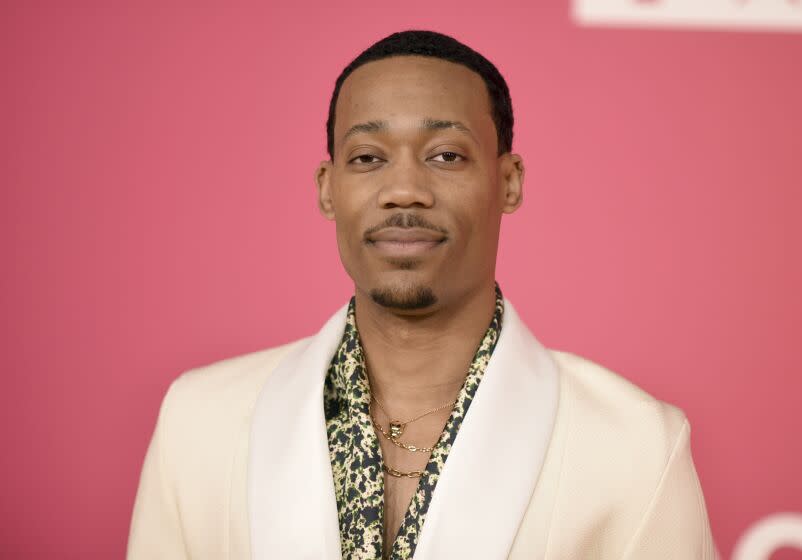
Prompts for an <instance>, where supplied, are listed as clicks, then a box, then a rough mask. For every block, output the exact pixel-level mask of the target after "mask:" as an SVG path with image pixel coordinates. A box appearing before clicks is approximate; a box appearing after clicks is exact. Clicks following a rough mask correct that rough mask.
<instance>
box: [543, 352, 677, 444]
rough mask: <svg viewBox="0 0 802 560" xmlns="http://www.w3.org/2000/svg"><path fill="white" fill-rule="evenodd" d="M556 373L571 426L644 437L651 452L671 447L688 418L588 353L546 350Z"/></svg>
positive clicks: (622, 435)
mask: <svg viewBox="0 0 802 560" xmlns="http://www.w3.org/2000/svg"><path fill="white" fill-rule="evenodd" d="M549 353H550V354H551V356H552V358H553V359H554V361H555V363H556V364H557V367H558V369H559V371H560V376H561V398H564V399H565V401H566V402H564V403H562V404H563V406H564V407H565V408H566V409H568V410H565V412H566V413H568V414H569V415H570V417H571V421H572V422H573V426H572V427H573V428H574V429H579V430H582V431H587V432H590V433H601V432H611V433H612V432H614V433H615V434H617V435H618V438H619V439H623V440H627V439H631V440H632V441H633V442H634V441H636V440H641V439H647V440H649V441H651V442H652V444H651V445H650V446H649V447H651V448H653V450H654V451H655V452H657V451H658V449H659V450H661V453H665V452H670V450H671V447H672V444H673V443H674V442H675V440H676V438H677V436H678V435H679V433H680V431H681V430H682V428H683V425H684V424H686V423H687V418H686V417H685V413H684V412H683V411H682V410H681V409H680V408H678V407H676V406H674V405H672V404H669V403H666V402H663V401H661V400H659V399H657V398H655V397H654V396H652V395H651V394H649V393H648V392H646V391H644V390H643V389H641V388H640V387H638V386H637V385H635V384H634V383H632V382H631V381H629V380H628V379H626V378H624V377H623V376H621V375H619V374H618V373H616V372H614V371H611V370H610V369H608V368H606V367H604V366H602V365H600V364H598V363H595V362H593V361H591V360H589V359H587V358H583V357H582V356H578V355H576V354H572V353H570V352H564V351H559V350H549Z"/></svg>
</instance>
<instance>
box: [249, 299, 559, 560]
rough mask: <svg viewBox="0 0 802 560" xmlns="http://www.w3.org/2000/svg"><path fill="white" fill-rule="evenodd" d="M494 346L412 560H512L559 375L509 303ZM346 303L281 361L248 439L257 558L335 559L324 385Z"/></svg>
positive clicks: (337, 536)
mask: <svg viewBox="0 0 802 560" xmlns="http://www.w3.org/2000/svg"><path fill="white" fill-rule="evenodd" d="M504 306H505V307H504V322H503V325H502V329H501V334H500V336H499V340H498V342H497V344H496V348H495V350H494V351H493V355H492V357H491V358H490V361H489V363H488V366H487V370H486V371H485V374H484V377H483V379H482V382H481V383H480V384H479V387H478V389H477V392H476V395H475V397H474V400H473V402H472V403H471V408H470V409H469V410H468V414H467V415H466V416H465V418H464V420H463V421H462V425H461V426H460V429H459V432H458V434H457V438H456V440H455V442H454V445H453V446H452V448H451V451H450V453H449V456H448V460H447V461H446V464H445V466H444V468H443V471H442V473H441V475H440V479H439V480H438V482H437V486H436V488H435V491H434V493H433V494H432V501H431V504H430V506H429V510H428V513H427V515H426V520H425V522H424V524H423V528H422V530H421V534H420V538H419V540H418V544H417V548H416V551H415V560H442V559H443V558H465V559H471V558H477V559H482V560H493V559H502V558H507V556H508V554H509V551H510V548H511V546H512V543H513V540H514V539H515V535H516V533H517V531H518V526H519V524H520V522H521V519H522V518H523V515H524V513H525V511H526V508H527V506H528V504H529V501H530V498H531V496H532V493H533V491H534V489H535V485H536V483H537V479H538V476H539V474H540V469H541V467H542V465H543V460H544V458H545V455H546V450H547V448H548V444H549V440H550V437H551V432H552V428H553V424H554V418H555V415H556V410H557V402H558V396H559V395H558V393H559V384H558V370H557V366H556V364H554V362H553V361H552V359H551V357H550V355H549V353H548V351H547V350H546V349H545V348H544V347H543V346H542V345H541V344H540V342H538V341H537V340H536V339H535V337H534V336H533V335H532V334H531V333H530V332H529V329H527V327H526V325H524V324H523V322H522V321H521V320H520V318H519V317H518V315H517V313H516V312H515V309H514V308H513V306H512V304H510V302H509V301H508V300H506V299H505V301H504ZM346 311H347V305H346V306H343V307H342V308H341V309H340V310H339V311H337V313H335V314H334V316H332V317H331V319H329V321H328V322H327V323H326V324H325V325H324V327H323V328H322V329H321V330H320V332H319V333H318V334H317V335H315V336H314V337H312V338H310V339H309V341H308V342H307V343H305V344H302V345H300V346H299V347H298V348H297V349H296V350H295V351H294V352H292V353H291V354H290V355H288V356H287V357H285V358H284V360H282V362H281V363H280V364H279V365H278V366H277V367H276V370H275V371H274V372H273V373H271V374H270V376H268V378H267V381H266V383H265V385H264V387H263V389H262V391H261V394H260V396H259V398H258V399H257V402H256V406H255V409H254V413H253V418H252V424H251V432H250V445H249V448H250V451H249V458H248V510H249V522H250V537H251V558H253V559H254V560H273V559H282V560H283V559H285V558H293V559H295V558H297V559H314V560H335V559H336V560H339V559H340V557H341V555H340V534H339V524H338V519H337V505H336V501H335V496H334V483H333V480H332V473H331V463H330V461H329V449H328V439H327V435H326V421H325V417H324V414H323V383H324V379H325V375H326V372H327V370H328V366H329V363H330V361H331V357H332V356H333V355H334V352H335V351H336V349H337V345H338V344H339V342H340V340H341V338H342V334H343V329H344V328H345V314H346Z"/></svg>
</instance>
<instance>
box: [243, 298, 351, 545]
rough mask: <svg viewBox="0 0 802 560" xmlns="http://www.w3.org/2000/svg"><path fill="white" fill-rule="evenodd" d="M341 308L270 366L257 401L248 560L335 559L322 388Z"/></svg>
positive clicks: (333, 503)
mask: <svg viewBox="0 0 802 560" xmlns="http://www.w3.org/2000/svg"><path fill="white" fill-rule="evenodd" d="M347 307H348V306H347V305H346V306H343V307H342V308H341V309H340V310H339V311H337V313H335V314H334V316H332V317H331V319H329V320H328V322H327V323H326V324H325V325H324V326H323V328H322V329H321V330H320V332H318V334H317V335H315V336H314V337H312V338H310V339H309V341H308V342H307V343H306V344H302V345H300V346H299V347H298V348H297V349H296V350H295V351H294V352H292V353H291V354H289V355H288V356H286V357H285V358H284V359H283V360H282V361H281V363H279V365H278V366H276V369H275V371H273V372H272V373H271V374H270V375H269V376H268V377H267V381H266V382H265V384H264V386H263V388H262V391H261V394H260V395H259V398H258V399H257V401H256V405H255V408H254V413H253V417H252V423H251V433H250V454H249V459H248V509H249V517H250V535H251V558H252V559H253V560H285V559H289V558H293V559H296V558H297V559H309V560H339V559H340V528H339V521H338V519H337V503H336V499H335V496H334V482H333V479H332V472H331V462H330V460H329V446H328V445H329V444H328V438H327V435H326V419H325V416H324V413H323V384H324V380H325V376H326V372H327V371H328V366H329V363H330V362H331V358H332V356H333V355H334V352H335V351H336V349H337V345H338V344H339V343H340V340H341V339H342V335H343V330H344V329H345V313H346V311H347Z"/></svg>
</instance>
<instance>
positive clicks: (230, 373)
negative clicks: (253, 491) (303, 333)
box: [159, 338, 308, 450]
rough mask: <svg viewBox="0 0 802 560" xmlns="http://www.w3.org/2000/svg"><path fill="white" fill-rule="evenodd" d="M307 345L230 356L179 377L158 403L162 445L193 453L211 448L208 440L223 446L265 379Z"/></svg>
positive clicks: (246, 414) (246, 416)
mask: <svg viewBox="0 0 802 560" xmlns="http://www.w3.org/2000/svg"><path fill="white" fill-rule="evenodd" d="M307 340H308V339H306V338H304V339H300V340H296V341H293V342H290V343H288V344H283V345H281V346H276V347H272V348H266V349H263V350H259V351H257V352H252V353H249V354H243V355H240V356H235V357H232V358H228V359H225V360H221V361H218V362H214V363H211V364H208V365H204V366H201V367H197V368H193V369H191V370H188V371H186V372H184V373H183V374H181V375H180V376H179V377H178V378H177V379H175V380H174V381H173V382H172V384H171V385H170V387H169V389H168V390H167V393H166V395H165V397H164V399H163V401H162V406H161V411H160V413H159V424H160V426H161V430H162V431H163V432H164V433H163V434H162V437H164V438H167V439H169V441H168V442H167V444H168V445H169V446H170V447H171V448H173V449H183V450H188V449H189V448H193V449H194V448H196V447H195V444H202V443H204V442H205V444H210V443H212V440H219V443H220V444H221V445H224V442H225V441H226V440H227V439H228V438H229V437H231V436H233V435H234V434H235V433H237V432H238V431H240V430H241V429H242V427H243V425H244V424H246V423H247V422H248V419H249V418H250V415H251V412H252V409H253V406H254V403H255V402H256V399H257V397H258V396H259V392H260V390H261V388H262V386H263V385H264V383H265V381H266V380H267V378H268V376H269V375H270V373H271V372H272V371H273V370H274V369H275V368H276V366H277V365H278V364H279V362H281V360H282V359H283V358H284V357H285V356H287V354H289V353H290V352H292V351H293V349H295V348H297V347H298V346H299V345H301V344H303V343H304V342H306V341H307ZM204 447H206V445H204Z"/></svg>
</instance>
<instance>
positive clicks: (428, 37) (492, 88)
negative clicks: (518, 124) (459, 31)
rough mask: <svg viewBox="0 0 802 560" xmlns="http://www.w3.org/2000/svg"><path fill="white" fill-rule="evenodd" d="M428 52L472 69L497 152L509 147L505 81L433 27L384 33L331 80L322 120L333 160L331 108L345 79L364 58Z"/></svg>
mask: <svg viewBox="0 0 802 560" xmlns="http://www.w3.org/2000/svg"><path fill="white" fill-rule="evenodd" d="M415 55H417V56H430V57H433V58H440V59H443V60H447V61H449V62H455V63H457V64H461V65H463V66H465V67H467V68H468V69H470V70H473V71H474V72H476V73H477V74H479V76H481V78H482V80H484V82H485V85H486V86H487V93H488V95H489V96H490V108H491V113H492V117H493V122H494V123H495V125H496V134H497V136H498V155H501V154H503V153H506V152H509V151H511V150H512V125H513V118H512V100H511V99H510V90H509V88H508V87H507V82H506V81H505V80H504V77H503V76H502V75H501V72H499V71H498V68H496V67H495V66H494V65H493V63H492V62H490V61H489V60H487V59H486V58H485V57H484V56H482V55H481V54H479V53H478V52H476V51H475V50H473V49H472V48H470V47H469V46H467V45H464V44H462V43H460V42H459V41H457V40H456V39H454V38H453V37H449V36H448V35H444V34H442V33H437V32H436V31H423V30H408V31H399V32H397V33H393V34H392V35H388V36H387V37H385V38H384V39H382V40H380V41H378V42H376V43H373V44H372V45H371V46H370V47H368V48H367V49H365V50H364V51H363V52H362V54H360V55H359V56H357V57H356V58H355V59H354V60H353V61H351V63H350V64H349V65H348V66H346V67H345V69H343V71H342V72H341V73H340V76H339V77H338V78H337V81H336V82H335V84H334V93H332V95H331V101H330V103H329V118H328V121H327V122H326V136H327V148H328V152H329V157H330V158H331V159H332V161H333V160H334V108H335V107H336V105H337V98H338V97H339V95H340V88H342V85H343V82H345V79H346V78H347V77H348V76H350V75H351V73H352V72H353V71H354V70H356V69H357V68H359V67H360V66H362V65H363V64H367V63H368V62H373V61H374V60H382V59H384V58H390V57H393V56H415Z"/></svg>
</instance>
